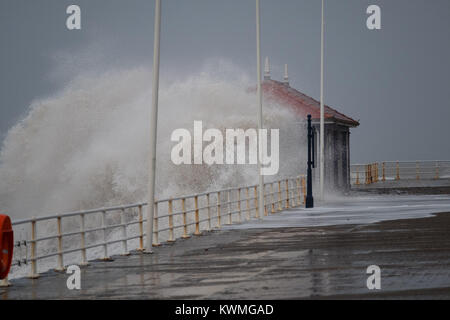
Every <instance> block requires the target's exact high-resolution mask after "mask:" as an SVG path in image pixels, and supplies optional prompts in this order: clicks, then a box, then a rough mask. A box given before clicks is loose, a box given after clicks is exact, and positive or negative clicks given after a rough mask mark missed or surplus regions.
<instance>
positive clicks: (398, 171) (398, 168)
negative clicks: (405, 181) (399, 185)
mask: <svg viewBox="0 0 450 320" xmlns="http://www.w3.org/2000/svg"><path fill="white" fill-rule="evenodd" d="M396 172H397V173H396V176H395V180H400V163H399V161H397V163H396Z"/></svg>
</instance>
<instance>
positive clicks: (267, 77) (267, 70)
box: [264, 57, 270, 80]
mask: <svg viewBox="0 0 450 320" xmlns="http://www.w3.org/2000/svg"><path fill="white" fill-rule="evenodd" d="M264 80H270V65H269V57H266V66H265V67H264Z"/></svg>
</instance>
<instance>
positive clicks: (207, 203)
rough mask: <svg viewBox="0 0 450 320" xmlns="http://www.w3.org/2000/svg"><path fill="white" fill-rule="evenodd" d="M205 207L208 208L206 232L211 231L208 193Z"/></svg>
mask: <svg viewBox="0 0 450 320" xmlns="http://www.w3.org/2000/svg"><path fill="white" fill-rule="evenodd" d="M206 206H207V207H208V231H211V204H210V201H209V193H208V194H207V195H206Z"/></svg>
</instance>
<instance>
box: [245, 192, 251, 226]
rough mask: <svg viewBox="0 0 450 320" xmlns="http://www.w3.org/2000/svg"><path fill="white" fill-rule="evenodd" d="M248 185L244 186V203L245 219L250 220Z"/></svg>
mask: <svg viewBox="0 0 450 320" xmlns="http://www.w3.org/2000/svg"><path fill="white" fill-rule="evenodd" d="M248 189H249V187H247V188H245V197H246V203H247V205H246V206H247V210H246V211H247V212H246V216H247V221H248V220H250V193H249V192H248Z"/></svg>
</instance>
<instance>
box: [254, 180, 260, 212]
mask: <svg viewBox="0 0 450 320" xmlns="http://www.w3.org/2000/svg"><path fill="white" fill-rule="evenodd" d="M254 194H255V199H254V200H255V210H256V212H255V217H256V218H259V208H258V192H257V189H256V186H255V187H254Z"/></svg>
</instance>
